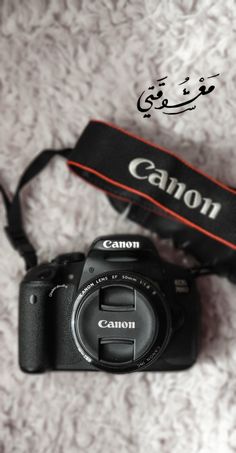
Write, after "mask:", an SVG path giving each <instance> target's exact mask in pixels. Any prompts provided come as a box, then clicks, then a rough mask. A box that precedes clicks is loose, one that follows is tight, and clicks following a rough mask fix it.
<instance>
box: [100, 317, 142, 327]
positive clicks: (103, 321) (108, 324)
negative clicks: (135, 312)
mask: <svg viewBox="0 0 236 453" xmlns="http://www.w3.org/2000/svg"><path fill="white" fill-rule="evenodd" d="M98 326H99V327H101V328H102V329H106V328H107V329H135V321H107V320H106V319H101V320H100V321H98Z"/></svg>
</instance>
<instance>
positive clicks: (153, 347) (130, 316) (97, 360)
mask: <svg viewBox="0 0 236 453" xmlns="http://www.w3.org/2000/svg"><path fill="white" fill-rule="evenodd" d="M71 329H72V335H73V338H74V341H75V344H76V346H77V348H78V350H79V352H80V354H81V355H82V356H83V358H84V359H85V360H87V361H88V362H90V363H91V364H93V366H95V367H96V368H99V369H101V370H104V371H110V372H130V371H135V370H139V369H142V368H145V367H147V366H148V365H149V364H150V363H151V362H153V361H154V360H157V359H158V357H160V355H161V354H162V352H163V351H164V349H165V347H166V345H167V343H168V340H169V338H170V333H171V315H170V310H169V308H168V304H167V301H166V298H165V296H164V294H163V293H162V291H161V290H160V288H159V286H158V284H156V283H153V282H152V281H151V280H149V279H148V278H146V277H144V276H142V275H140V274H136V273H132V272H108V273H105V274H101V275H98V276H97V277H96V278H94V279H92V280H90V281H88V282H87V283H86V285H84V286H83V287H82V288H81V289H80V292H79V294H78V296H77V297H76V300H75V302H74V306H73V311H72V320H71Z"/></svg>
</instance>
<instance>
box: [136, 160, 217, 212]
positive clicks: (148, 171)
mask: <svg viewBox="0 0 236 453" xmlns="http://www.w3.org/2000/svg"><path fill="white" fill-rule="evenodd" d="M129 172H130V174H131V175H132V176H133V177H134V178H136V179H143V180H145V179H146V180H147V182H148V183H149V184H151V185H152V186H156V187H158V189H161V190H163V191H164V192H166V193H167V194H169V195H171V196H172V197H173V198H175V199H176V200H181V201H182V202H183V203H184V204H185V206H187V207H188V208H190V209H198V210H199V211H200V213H201V214H203V215H206V216H207V217H209V218H210V219H215V218H216V217H217V215H218V214H219V212H220V210H221V204H220V203H215V202H213V200H212V199H211V198H205V197H203V196H202V195H201V193H200V192H199V191H198V190H193V189H188V188H187V185H186V184H185V183H184V182H181V181H179V180H178V179H177V178H172V177H170V176H169V174H168V172H167V171H166V170H163V169H160V168H156V166H155V164H154V162H152V161H151V160H149V159H144V158H142V157H137V158H136V159H133V160H132V161H131V162H130V163H129Z"/></svg>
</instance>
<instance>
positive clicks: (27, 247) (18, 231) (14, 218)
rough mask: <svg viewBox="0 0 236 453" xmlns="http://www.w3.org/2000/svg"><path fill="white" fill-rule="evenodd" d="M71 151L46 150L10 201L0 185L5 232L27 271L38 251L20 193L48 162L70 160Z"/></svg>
mask: <svg viewBox="0 0 236 453" xmlns="http://www.w3.org/2000/svg"><path fill="white" fill-rule="evenodd" d="M71 151H72V150H71V149H65V150H63V151H55V150H44V151H42V152H41V153H40V154H39V155H38V156H36V158H35V159H34V160H33V161H32V162H31V163H30V164H29V166H28V167H27V168H26V169H25V171H24V173H23V175H22V176H21V178H20V181H19V183H18V185H17V188H16V191H15V194H14V196H13V198H12V200H10V198H9V197H8V195H7V193H6V191H5V189H4V188H3V186H2V185H0V191H1V193H2V196H3V201H4V204H5V208H6V212H7V222H8V225H7V226H6V227H5V232H6V234H7V237H8V239H9V241H10V243H11V245H12V246H13V247H14V248H15V249H16V250H17V251H18V252H19V254H20V255H21V256H22V257H23V258H24V260H25V264H26V269H30V268H31V267H33V266H36V264H37V254H36V250H35V248H34V247H33V245H32V244H31V242H30V240H29V239H28V237H27V234H26V232H25V229H24V227H23V223H22V214H21V205H20V192H21V189H23V187H24V186H25V185H26V184H27V183H28V182H30V180H31V179H33V178H34V177H35V176H36V175H37V174H38V173H40V172H41V171H42V170H43V169H44V168H45V167H46V165H47V164H48V162H49V161H50V160H51V159H52V158H53V157H54V156H56V155H60V156H62V157H65V158H68V157H69V155H70V153H71Z"/></svg>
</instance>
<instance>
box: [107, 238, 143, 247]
mask: <svg viewBox="0 0 236 453" xmlns="http://www.w3.org/2000/svg"><path fill="white" fill-rule="evenodd" d="M103 247H104V248H105V249H139V247H140V242H139V241H109V240H108V239H107V240H106V241H104V242H103Z"/></svg>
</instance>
